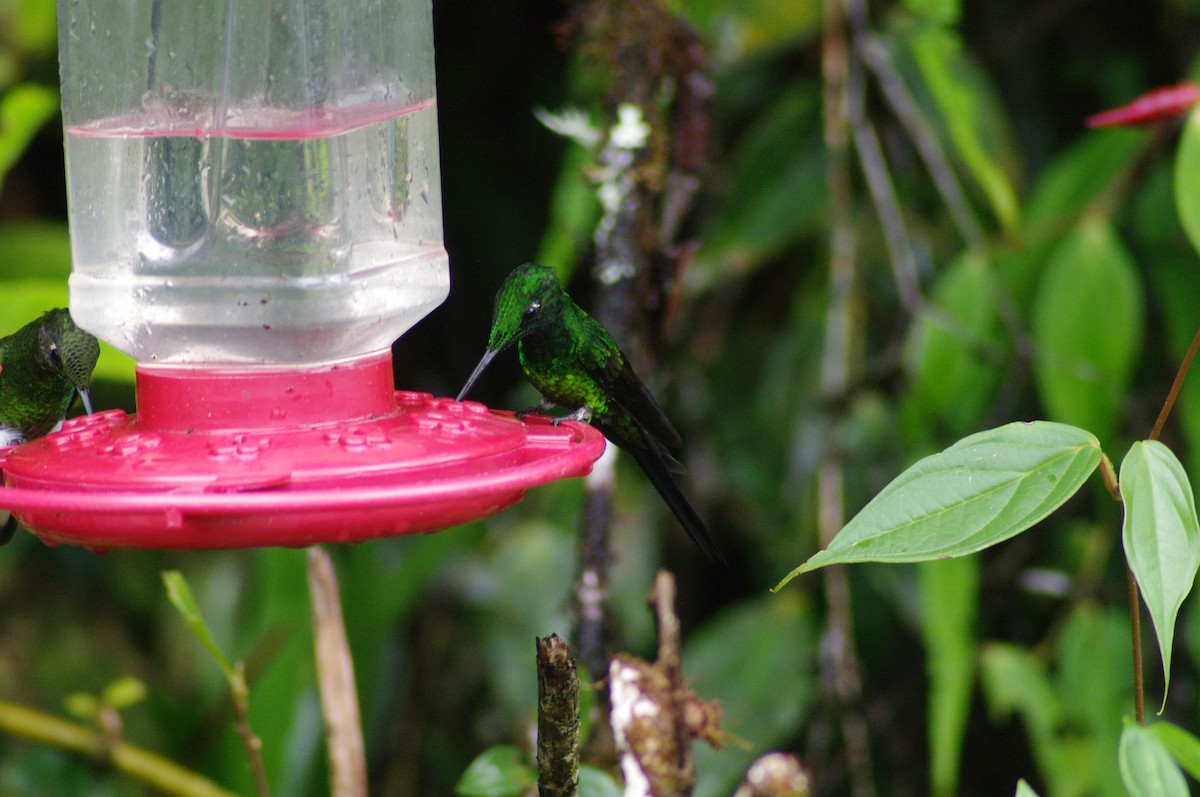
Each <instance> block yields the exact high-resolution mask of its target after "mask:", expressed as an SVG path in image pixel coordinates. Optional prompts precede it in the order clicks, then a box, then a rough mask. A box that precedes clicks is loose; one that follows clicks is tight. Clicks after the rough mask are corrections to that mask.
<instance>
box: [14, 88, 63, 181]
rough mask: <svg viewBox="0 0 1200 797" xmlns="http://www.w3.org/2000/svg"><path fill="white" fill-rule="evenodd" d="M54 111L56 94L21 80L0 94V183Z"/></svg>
mask: <svg viewBox="0 0 1200 797" xmlns="http://www.w3.org/2000/svg"><path fill="white" fill-rule="evenodd" d="M57 111H58V93H57V92H55V91H54V90H53V89H49V88H47V87H45V86H39V85H37V84H34V83H23V84H21V85H19V86H14V87H13V88H11V89H9V90H8V91H6V92H4V94H3V95H0V185H3V183H4V176H5V175H6V174H8V170H9V169H11V168H12V166H13V164H14V163H16V162H17V160H18V159H19V158H20V157H21V154H22V153H23V152H24V151H25V148H26V147H27V146H28V145H29V142H30V140H31V139H32V138H33V136H34V134H35V133H37V131H38V130H40V129H41V127H42V125H44V124H46V122H47V121H48V120H49V119H50V118H51V117H52V116H54V114H55V113H56V112H57Z"/></svg>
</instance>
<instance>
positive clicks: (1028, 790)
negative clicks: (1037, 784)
mask: <svg viewBox="0 0 1200 797" xmlns="http://www.w3.org/2000/svg"><path fill="white" fill-rule="evenodd" d="M1014 797H1038V793H1037V792H1036V791H1034V790H1033V787H1032V786H1030V785H1029V784H1028V783H1026V782H1025V778H1021V779H1020V780H1018V781H1017V793H1016V794H1015V795H1014Z"/></svg>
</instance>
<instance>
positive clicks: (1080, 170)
mask: <svg viewBox="0 0 1200 797" xmlns="http://www.w3.org/2000/svg"><path fill="white" fill-rule="evenodd" d="M1146 136H1147V134H1146V133H1145V132H1144V131H1141V130H1115V129H1110V130H1096V131H1093V132H1091V133H1089V134H1087V135H1086V136H1083V137H1082V138H1081V139H1079V141H1078V143H1075V144H1073V145H1072V146H1071V147H1070V148H1068V149H1067V150H1066V152H1064V153H1063V154H1062V155H1059V156H1058V157H1057V158H1055V159H1054V160H1053V161H1051V162H1050V164H1049V166H1047V167H1046V169H1045V170H1044V171H1043V172H1042V175H1041V177H1040V178H1038V181H1037V184H1036V185H1035V186H1034V188H1033V191H1032V193H1031V194H1030V196H1029V199H1028V201H1027V202H1026V203H1025V218H1024V228H1025V230H1024V232H1025V235H1026V237H1028V238H1032V239H1033V240H1035V241H1041V240H1044V239H1046V238H1047V237H1048V236H1055V237H1057V236H1060V235H1061V234H1062V233H1063V231H1064V230H1067V229H1069V228H1071V227H1073V226H1074V225H1075V224H1076V223H1077V221H1078V219H1079V217H1080V216H1081V215H1083V212H1084V210H1085V209H1086V208H1087V206H1088V205H1089V204H1090V203H1091V202H1092V201H1093V200H1095V199H1096V197H1098V196H1099V195H1100V194H1101V193H1102V192H1104V191H1105V190H1106V189H1107V188H1108V187H1109V186H1110V185H1112V183H1113V182H1114V181H1115V180H1117V179H1119V178H1120V177H1121V175H1122V174H1124V173H1125V170H1126V169H1127V168H1128V167H1129V165H1130V164H1131V163H1132V162H1133V160H1134V159H1135V158H1136V157H1137V155H1138V153H1139V152H1141V151H1142V149H1143V147H1144V145H1145V143H1146Z"/></svg>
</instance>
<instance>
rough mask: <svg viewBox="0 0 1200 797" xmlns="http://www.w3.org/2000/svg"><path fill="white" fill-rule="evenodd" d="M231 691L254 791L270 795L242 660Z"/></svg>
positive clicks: (259, 795) (237, 725)
mask: <svg viewBox="0 0 1200 797" xmlns="http://www.w3.org/2000/svg"><path fill="white" fill-rule="evenodd" d="M229 692H230V695H231V696H232V699H233V715H234V728H235V729H236V730H237V734H238V737H239V738H240V739H241V740H242V746H243V747H245V748H246V756H247V758H248V759H249V766H250V774H251V775H252V776H253V778H254V793H255V794H257V795H258V797H270V795H271V788H270V785H269V784H268V782H267V768H266V766H265V765H264V764H263V757H262V739H259V738H258V736H256V735H255V733H254V730H253V729H252V728H251V727H250V687H249V686H248V685H247V684H246V668H245V666H244V665H243V663H242V662H240V661H239V662H238V663H237V665H236V666H235V667H234V670H233V675H232V676H231V677H230V678H229Z"/></svg>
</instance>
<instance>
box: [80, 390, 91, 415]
mask: <svg viewBox="0 0 1200 797" xmlns="http://www.w3.org/2000/svg"><path fill="white" fill-rule="evenodd" d="M79 400H80V401H82V402H83V409H84V410H86V411H87V414H88V415H91V414H92V396H91V394H90V393H89V392H88V389H87V388H86V387H81V388H79Z"/></svg>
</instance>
